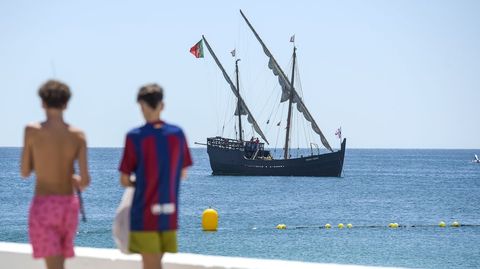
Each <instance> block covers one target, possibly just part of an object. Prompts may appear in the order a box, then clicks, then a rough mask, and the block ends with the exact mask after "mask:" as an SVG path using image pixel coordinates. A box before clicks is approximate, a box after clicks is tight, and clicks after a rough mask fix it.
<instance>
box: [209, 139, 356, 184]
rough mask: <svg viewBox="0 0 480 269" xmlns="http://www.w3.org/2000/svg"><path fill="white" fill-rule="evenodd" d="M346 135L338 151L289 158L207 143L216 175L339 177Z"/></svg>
mask: <svg viewBox="0 0 480 269" xmlns="http://www.w3.org/2000/svg"><path fill="white" fill-rule="evenodd" d="M345 145H346V139H344V140H343V142H342V146H341V149H340V150H339V151H336V152H332V153H326V154H320V155H313V156H308V157H302V158H293V159H288V160H284V159H282V160H262V159H254V160H252V159H247V158H245V152H244V151H243V150H238V149H237V150H233V149H225V148H219V147H214V146H210V145H208V146H207V152H208V156H209V158H210V166H211V168H212V171H213V173H212V174H214V175H234V176H312V177H340V176H341V174H342V169H343V160H344V157H345Z"/></svg>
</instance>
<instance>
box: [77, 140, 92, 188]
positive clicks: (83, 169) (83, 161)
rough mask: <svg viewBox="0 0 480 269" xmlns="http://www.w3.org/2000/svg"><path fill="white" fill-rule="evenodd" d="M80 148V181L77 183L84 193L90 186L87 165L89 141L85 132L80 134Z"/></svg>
mask: <svg viewBox="0 0 480 269" xmlns="http://www.w3.org/2000/svg"><path fill="white" fill-rule="evenodd" d="M79 138H80V148H79V151H78V156H77V157H78V168H79V169H80V179H79V180H78V181H77V187H78V188H79V189H80V191H83V190H84V189H85V188H86V187H88V185H89V184H90V175H89V173H88V163H87V139H86V137H85V134H84V133H83V132H80V133H79Z"/></svg>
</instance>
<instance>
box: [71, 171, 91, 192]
mask: <svg viewBox="0 0 480 269" xmlns="http://www.w3.org/2000/svg"><path fill="white" fill-rule="evenodd" d="M72 182H73V186H74V187H75V189H76V190H79V191H83V190H85V188H87V186H88V184H89V180H88V179H84V178H81V177H80V176H79V175H72Z"/></svg>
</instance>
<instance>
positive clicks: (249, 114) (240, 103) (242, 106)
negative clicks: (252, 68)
mask: <svg viewBox="0 0 480 269" xmlns="http://www.w3.org/2000/svg"><path fill="white" fill-rule="evenodd" d="M202 40H203V42H204V43H205V46H206V47H207V49H208V51H209V52H210V55H212V58H213V60H215V63H216V64H217V66H218V68H219V69H220V71H221V72H222V74H223V77H224V78H225V80H226V81H227V83H228V85H230V89H231V90H232V92H233V94H234V95H235V96H236V97H237V98H238V103H237V108H240V109H238V110H237V111H235V115H237V114H240V115H246V116H247V121H248V122H249V123H251V124H252V125H253V129H254V130H255V132H257V134H259V135H260V137H261V138H262V139H263V141H265V143H267V144H269V143H268V140H267V138H266V137H265V134H264V133H263V132H262V129H260V126H258V123H257V121H256V120H255V118H254V117H253V114H252V112H250V109H248V107H247V104H246V103H245V100H243V98H242V96H240V92H239V90H238V89H237V87H236V86H235V85H234V84H233V81H232V79H230V76H229V75H228V74H227V72H226V71H225V68H223V65H222V64H221V63H220V61H219V60H218V58H217V55H215V52H213V49H212V47H210V44H208V41H207V39H206V38H205V36H202ZM237 70H238V69H237ZM237 74H238V73H237ZM237 85H238V79H237ZM240 131H241V129H240Z"/></svg>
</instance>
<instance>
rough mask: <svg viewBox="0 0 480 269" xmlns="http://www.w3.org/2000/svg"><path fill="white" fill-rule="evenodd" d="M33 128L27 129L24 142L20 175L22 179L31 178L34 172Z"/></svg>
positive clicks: (28, 127)
mask: <svg viewBox="0 0 480 269" xmlns="http://www.w3.org/2000/svg"><path fill="white" fill-rule="evenodd" d="M31 131H32V130H31V127H30V126H27V127H25V137H24V141H23V150H22V159H21V164H20V167H21V168H20V174H21V176H22V177H24V178H26V177H29V176H30V174H31V173H32V171H33V156H32V146H31V142H30V140H31V138H30V136H31Z"/></svg>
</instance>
